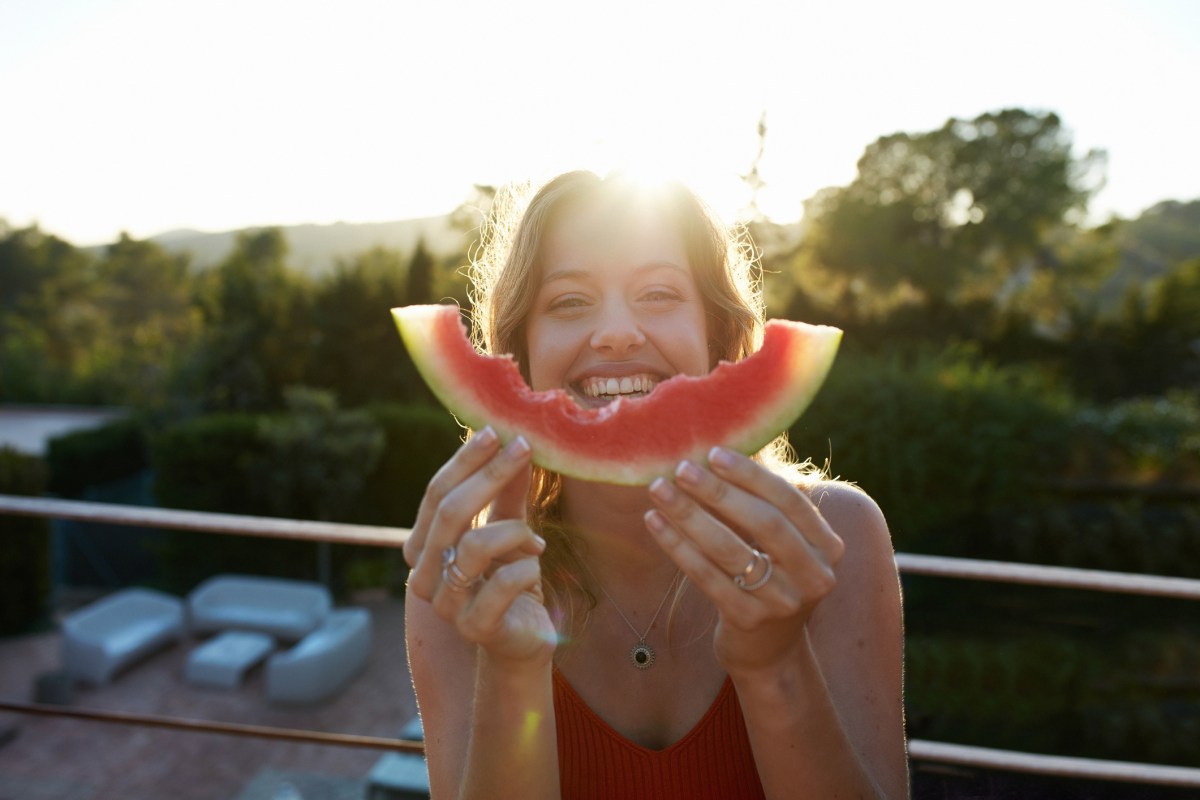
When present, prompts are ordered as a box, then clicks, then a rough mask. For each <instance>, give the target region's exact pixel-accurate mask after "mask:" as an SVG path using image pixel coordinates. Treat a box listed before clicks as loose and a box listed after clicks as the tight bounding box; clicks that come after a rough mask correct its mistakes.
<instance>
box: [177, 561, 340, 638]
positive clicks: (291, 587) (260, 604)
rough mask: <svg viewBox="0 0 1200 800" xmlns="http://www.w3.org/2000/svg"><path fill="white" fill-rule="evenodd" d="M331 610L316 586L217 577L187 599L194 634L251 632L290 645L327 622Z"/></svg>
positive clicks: (246, 577) (279, 580)
mask: <svg viewBox="0 0 1200 800" xmlns="http://www.w3.org/2000/svg"><path fill="white" fill-rule="evenodd" d="M332 605H333V601H332V598H331V597H330V594H329V590H328V589H326V588H325V587H324V586H322V585H320V584H318V583H310V582H308V581H295V580H287V579H284V578H262V577H257V576H250V575H217V576H215V577H212V578H209V579H208V580H206V581H204V583H202V584H200V585H199V586H197V587H196V588H195V589H194V590H193V591H192V593H191V594H190V595H188V614H189V617H190V620H191V628H192V632H193V633H209V632H213V631H228V630H236V631H252V632H258V633H265V634H267V635H268V636H272V637H274V638H276V639H281V640H283V641H289V642H294V641H298V640H300V639H302V638H304V636H305V635H307V634H308V633H309V632H311V631H313V630H315V629H316V628H317V627H319V626H320V625H321V624H322V623H323V622H325V619H326V617H328V616H329V610H330V608H331V607H332Z"/></svg>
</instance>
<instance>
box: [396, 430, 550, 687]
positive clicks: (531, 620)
mask: <svg viewBox="0 0 1200 800" xmlns="http://www.w3.org/2000/svg"><path fill="white" fill-rule="evenodd" d="M529 455H530V452H529V445H528V443H526V441H525V440H524V439H523V438H521V437H518V438H517V439H515V440H513V441H511V442H509V443H508V445H506V446H505V447H504V448H503V449H501V447H500V442H499V438H498V437H497V436H496V433H495V432H494V431H493V430H492V429H491V428H490V427H487V428H484V429H483V430H481V431H480V432H479V433H477V434H476V435H475V436H473V437H472V438H471V439H470V441H468V442H467V443H466V444H464V445H463V446H462V447H461V448H459V450H458V452H457V453H455V454H454V456H453V457H452V458H451V459H450V460H449V461H447V462H446V464H445V465H444V466H443V467H442V468H441V469H440V470H438V472H437V474H436V475H434V477H433V480H431V481H430V482H429V486H428V488H427V489H426V491H425V497H424V498H423V499H422V501H421V507H420V510H419V511H418V513H417V521H416V524H415V525H413V530H412V534H411V536H410V537H409V539H408V541H406V542H405V544H404V557H405V560H407V561H408V563H409V565H410V566H411V567H412V572H411V574H410V575H409V579H408V590H409V591H410V592H413V593H414V594H416V596H417V597H420V598H422V599H424V600H428V601H429V602H430V603H431V604H432V605H433V608H434V611H435V612H436V613H437V615H438V616H439V617H441V618H442V619H443V620H445V621H446V622H448V623H449V624H451V625H452V626H454V627H455V629H456V630H457V631H458V633H459V635H460V636H462V637H463V638H464V639H466V640H467V641H469V642H473V643H475V644H477V645H479V646H481V647H483V648H484V649H485V650H486V651H487V653H488V655H489V657H490V658H491V659H492V660H493V661H498V662H509V663H511V664H513V665H516V664H534V663H542V662H546V663H548V662H549V660H550V657H551V656H552V655H553V653H554V645H555V642H556V632H555V629H554V625H553V623H552V622H551V621H550V616H549V614H548V613H547V611H546V607H545V605H544V604H543V598H542V576H541V566H540V564H539V562H538V556H539V555H541V553H542V551H543V550H545V546H546V543H545V541H543V540H542V538H541V537H540V536H538V535H537V534H535V533H534V532H533V531H532V530H530V528H529V526H528V525H527V524H526V517H525V508H526V496H527V494H528V491H529V479H530V466H529V464H530V461H529ZM489 504H491V509H490V512H489V515H488V522H487V524H486V525H483V526H480V527H478V528H473V527H472V525H473V523H474V520H475V519H476V518H477V517H478V516H479V515H480V513H481V512H482V511H483V510H484V509H485V508H487V507H488V505H489ZM451 548H453V550H451ZM448 554H452V556H453V564H454V566H455V567H456V568H457V570H456V572H452V573H451V577H452V578H453V577H454V576H455V575H457V576H458V577H459V580H458V581H457V582H447V580H446V575H447V570H448V569H449V567H447V565H446V563H445V559H446V557H447V555H448ZM477 577H478V580H475V579H476V578H477ZM462 578H466V579H467V584H469V585H467V584H464V583H463V582H462Z"/></svg>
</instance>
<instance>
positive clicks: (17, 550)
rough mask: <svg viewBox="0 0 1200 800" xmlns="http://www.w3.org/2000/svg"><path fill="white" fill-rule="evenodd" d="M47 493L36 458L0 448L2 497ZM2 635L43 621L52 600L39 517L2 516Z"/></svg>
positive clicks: (46, 537) (46, 529) (46, 539)
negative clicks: (5, 495)
mask: <svg viewBox="0 0 1200 800" xmlns="http://www.w3.org/2000/svg"><path fill="white" fill-rule="evenodd" d="M45 489H46V465H45V462H43V461H42V460H41V459H40V458H34V457H32V456H27V455H23V454H21V453H18V452H17V451H15V450H12V449H10V448H7V447H6V448H2V449H0V493H3V494H16V495H28V496H33V497H36V496H38V495H41V494H42V493H43V492H45ZM0 526H2V527H3V534H2V535H0V635H7V634H13V633H20V632H22V631H26V630H29V629H31V628H33V627H35V626H36V625H38V624H39V623H40V622H42V621H44V620H45V618H46V614H47V612H48V610H49V599H50V524H49V522H47V521H46V520H44V519H41V518H38V517H0Z"/></svg>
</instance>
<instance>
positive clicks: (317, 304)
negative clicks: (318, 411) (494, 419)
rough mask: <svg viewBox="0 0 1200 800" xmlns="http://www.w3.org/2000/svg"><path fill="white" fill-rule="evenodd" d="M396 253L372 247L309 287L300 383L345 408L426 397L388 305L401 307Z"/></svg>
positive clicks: (402, 279)
mask: <svg viewBox="0 0 1200 800" xmlns="http://www.w3.org/2000/svg"><path fill="white" fill-rule="evenodd" d="M406 291H407V290H406V288H405V265H404V259H403V257H402V256H401V254H399V253H397V252H395V251H392V250H384V249H382V248H375V249H373V250H368V251H366V252H364V253H361V254H359V255H358V256H356V257H354V258H353V259H351V260H349V261H345V262H342V263H340V264H339V265H338V266H337V268H336V269H335V270H334V271H333V272H332V273H331V274H330V275H328V276H327V277H326V278H325V279H323V280H321V281H319V282H318V283H317V285H316V287H315V290H314V295H313V300H312V309H313V310H312V319H311V325H312V330H311V333H310V337H309V341H310V349H309V357H308V364H307V367H306V370H305V383H307V384H308V385H310V386H317V387H321V388H324V389H328V390H331V391H333V392H334V393H335V394H336V395H337V397H338V399H339V401H340V402H341V403H343V404H344V405H347V406H359V405H362V404H364V403H368V402H371V401H373V400H388V401H392V402H428V401H430V400H431V399H432V396H431V395H430V394H429V391H428V390H427V389H426V388H425V382H424V381H422V380H421V378H420V376H419V375H418V374H417V371H416V367H415V366H413V363H412V359H410V358H409V356H408V353H407V352H406V351H405V349H404V345H403V343H402V342H401V340H400V337H399V335H397V333H396V326H395V324H394V323H393V322H392V317H391V314H390V313H389V309H391V308H392V307H393V306H399V305H405V304H406V303H407V302H408V301H407V294H406Z"/></svg>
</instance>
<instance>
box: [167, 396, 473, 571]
mask: <svg viewBox="0 0 1200 800" xmlns="http://www.w3.org/2000/svg"><path fill="white" fill-rule="evenodd" d="M287 394H288V402H289V410H288V411H287V412H286V413H281V414H270V415H250V414H219V415H209V416H204V417H198V418H196V419H194V420H191V421H189V422H185V423H182V424H178V425H175V426H172V427H170V428H168V429H167V430H165V431H164V432H162V433H161V434H160V435H159V436H157V437H156V438H155V439H154V441H153V445H152V461H153V465H154V470H155V479H156V483H155V494H156V496H157V498H158V500H159V502H160V503H162V504H163V505H166V506H173V507H181V508H192V509H197V510H204V511H219V512H226V513H240V514H249V515H261V516H277V517H285V518H290V519H304V518H309V519H327V520H332V521H340V522H359V523H372V524H379V525H395V526H403V525H411V524H412V521H413V519H414V518H415V516H416V509H417V506H418V505H419V504H420V500H421V497H422V495H423V494H424V490H425V485H426V484H427V483H428V481H429V479H430V478H431V477H432V476H433V473H434V472H435V471H436V470H437V469H438V467H440V466H441V465H442V463H444V462H445V460H446V459H447V458H449V456H450V455H451V454H452V453H453V452H454V450H455V448H456V447H457V445H458V443H459V442H458V438H457V433H458V430H459V429H458V426H457V425H456V424H455V423H454V422H453V420H452V419H451V418H450V416H449V415H448V414H446V413H445V412H444V411H441V410H440V409H433V408H428V407H419V406H418V407H406V406H396V405H390V406H388V405H380V406H373V407H371V408H370V409H369V410H367V411H339V410H338V409H337V407H336V404H335V403H334V401H333V399H332V397H331V396H330V395H329V394H327V393H323V392H317V391H313V390H311V389H291V390H289V391H288V393H287ZM332 561H333V564H334V570H335V576H334V579H335V582H336V584H337V587H338V588H340V587H343V586H351V585H353V586H355V587H361V582H362V580H363V579H364V576H371V575H374V576H378V575H381V574H390V575H393V576H394V578H395V580H394V581H393V586H392V588H398V587H399V581H400V579H401V578H402V575H401V572H402V565H401V564H400V563H399V561H398V551H397V552H396V553H390V552H379V551H378V550H376V551H375V552H369V551H366V552H365V551H363V549H362V548H351V547H338V546H335V547H334V552H333V559H332ZM315 563H316V551H315V548H314V546H313V545H311V544H308V543H303V542H285V541H275V540H266V539H254V538H250V537H220V536H201V535H193V536H190V537H179V538H177V539H176V540H174V541H173V544H172V545H170V547H169V549H168V551H166V552H164V553H163V564H164V571H165V574H166V579H167V580H168V581H169V582H170V583H171V585H174V586H183V587H189V586H191V585H194V584H195V583H196V582H197V581H199V580H201V579H202V578H204V577H206V576H208V575H211V574H213V573H215V572H218V571H236V570H242V571H247V572H255V573H260V574H268V575H291V576H293V577H307V578H311V577H313V575H314V565H315Z"/></svg>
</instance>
